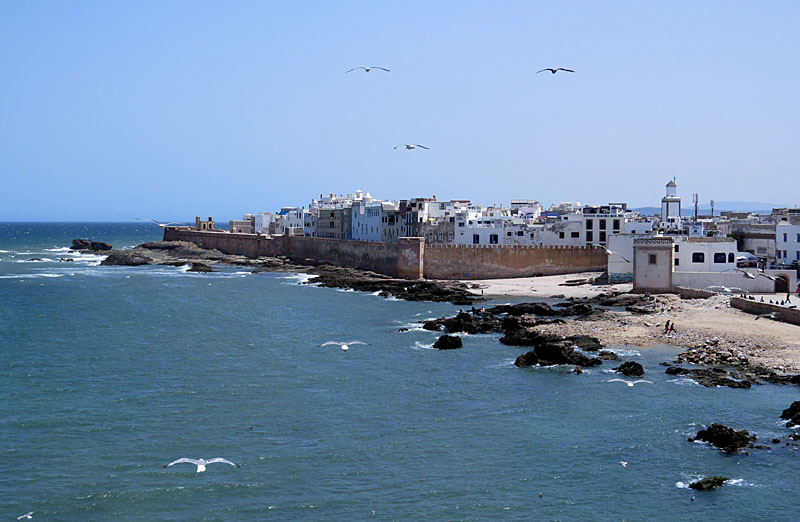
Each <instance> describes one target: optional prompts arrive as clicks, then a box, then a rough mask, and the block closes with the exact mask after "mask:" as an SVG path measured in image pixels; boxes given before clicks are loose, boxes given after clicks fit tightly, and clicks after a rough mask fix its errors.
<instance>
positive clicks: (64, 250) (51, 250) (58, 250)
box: [45, 247, 70, 252]
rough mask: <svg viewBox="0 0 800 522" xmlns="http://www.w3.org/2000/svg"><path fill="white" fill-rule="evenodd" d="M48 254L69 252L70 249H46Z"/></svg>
mask: <svg viewBox="0 0 800 522" xmlns="http://www.w3.org/2000/svg"><path fill="white" fill-rule="evenodd" d="M45 251H46V252H69V251H70V248H69V247H60V248H45Z"/></svg>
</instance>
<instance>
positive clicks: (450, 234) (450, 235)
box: [447, 232, 453, 241]
mask: <svg viewBox="0 0 800 522" xmlns="http://www.w3.org/2000/svg"><path fill="white" fill-rule="evenodd" d="M447 240H448V241H452V240H453V233H452V232H448V233H447Z"/></svg>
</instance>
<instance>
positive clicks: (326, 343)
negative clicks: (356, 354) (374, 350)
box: [320, 341, 368, 352]
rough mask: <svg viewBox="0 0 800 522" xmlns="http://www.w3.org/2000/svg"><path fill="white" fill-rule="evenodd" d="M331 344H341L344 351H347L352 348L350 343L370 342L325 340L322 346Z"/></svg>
mask: <svg viewBox="0 0 800 522" xmlns="http://www.w3.org/2000/svg"><path fill="white" fill-rule="evenodd" d="M331 344H335V345H337V346H341V347H342V351H344V352H346V351H347V350H348V349H350V345H351V344H368V343H363V342H361V341H348V342H346V343H343V342H340V341H328V342H324V343H322V344H320V346H330V345H331Z"/></svg>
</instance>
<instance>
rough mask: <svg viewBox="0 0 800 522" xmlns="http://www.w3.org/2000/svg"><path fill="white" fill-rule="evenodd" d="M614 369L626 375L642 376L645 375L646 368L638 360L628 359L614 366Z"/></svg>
mask: <svg viewBox="0 0 800 522" xmlns="http://www.w3.org/2000/svg"><path fill="white" fill-rule="evenodd" d="M614 371H615V372H617V373H621V374H622V375H624V376H625V377H640V376H642V375H644V368H642V365H641V364H639V363H637V362H636V361H627V362H624V363H622V364H621V365H619V366H617V367H616V368H614Z"/></svg>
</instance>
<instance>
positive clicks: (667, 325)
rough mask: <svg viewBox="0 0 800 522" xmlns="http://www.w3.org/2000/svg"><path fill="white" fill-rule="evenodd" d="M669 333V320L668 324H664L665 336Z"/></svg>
mask: <svg viewBox="0 0 800 522" xmlns="http://www.w3.org/2000/svg"><path fill="white" fill-rule="evenodd" d="M668 333H669V319H667V322H666V323H664V334H665V335H666V334H668Z"/></svg>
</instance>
